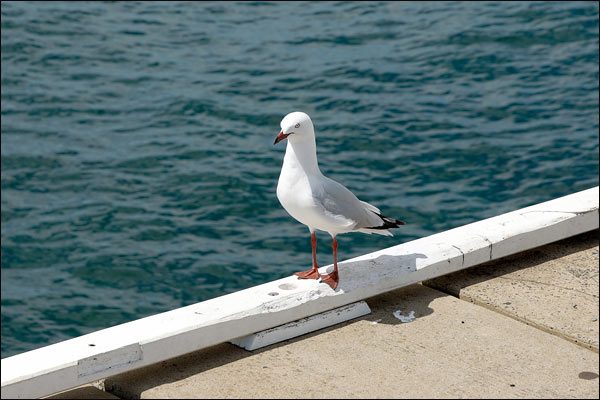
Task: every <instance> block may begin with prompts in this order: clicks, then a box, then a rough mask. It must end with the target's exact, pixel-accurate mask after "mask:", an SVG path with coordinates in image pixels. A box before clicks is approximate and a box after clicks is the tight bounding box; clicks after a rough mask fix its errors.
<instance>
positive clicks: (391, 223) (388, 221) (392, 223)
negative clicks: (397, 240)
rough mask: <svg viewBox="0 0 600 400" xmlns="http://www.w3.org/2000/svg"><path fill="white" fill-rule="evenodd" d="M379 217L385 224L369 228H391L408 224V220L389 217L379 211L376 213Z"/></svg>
mask: <svg viewBox="0 0 600 400" xmlns="http://www.w3.org/2000/svg"><path fill="white" fill-rule="evenodd" d="M375 214H377V216H379V218H381V219H382V220H383V225H381V226H375V227H371V228H367V229H390V228H399V227H400V225H406V222H404V221H400V220H399V219H394V218H389V217H386V216H384V215H381V214H379V213H375Z"/></svg>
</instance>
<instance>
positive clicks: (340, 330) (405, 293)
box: [51, 230, 599, 399]
mask: <svg viewBox="0 0 600 400" xmlns="http://www.w3.org/2000/svg"><path fill="white" fill-rule="evenodd" d="M598 248H599V246H598V231H597V230H596V231H592V232H588V233H585V234H582V235H578V236H575V237H572V238H569V239H565V240H563V241H560V242H557V243H553V244H549V245H546V246H542V247H539V248H536V249H533V250H529V251H526V252H523V253H519V254H516V255H513V256H510V257H506V258H503V259H501V260H496V261H492V262H489V263H486V264H482V265H479V266H476V267H473V268H470V269H468V270H465V271H460V272H457V273H454V274H450V275H446V276H444V277H441V278H437V279H435V280H431V281H427V282H424V284H417V285H412V286H409V287H405V288H402V289H399V290H395V291H393V292H389V293H386V294H383V295H380V296H376V297H373V298H370V299H367V303H368V304H369V306H370V307H371V309H372V311H373V312H372V314H370V315H367V316H364V317H361V318H357V319H355V320H352V321H348V322H346V323H343V324H339V325H336V326H333V327H330V328H326V329H323V330H320V331H317V332H313V333H311V334H308V335H304V336H301V337H298V338H295V339H291V340H287V341H285V342H282V343H278V344H274V345H271V346H268V347H265V348H262V349H259V350H255V351H253V352H248V351H246V350H243V349H241V348H238V347H236V346H234V345H232V344H230V343H223V344H220V345H217V346H214V347H211V348H208V349H204V350H200V351H197V352H194V353H190V354H187V355H184V356H182V357H178V358H175V359H171V360H168V361H164V362H162V363H159V364H155V365H152V366H149V367H145V368H141V369H138V370H135V371H131V372H127V373H124V374H120V375H116V376H113V377H111V378H107V379H106V380H104V381H102V382H98V383H96V386H98V387H101V388H102V387H103V388H104V389H105V390H106V391H107V392H108V393H107V392H102V391H100V389H98V388H96V387H93V386H85V387H82V388H78V389H74V390H73V391H68V392H63V393H61V394H58V395H54V396H51V398H61V399H66V398H100V397H98V396H97V395H102V396H110V397H103V398H116V397H119V398H127V399H129V398H144V399H152V398H456V397H461V398H464V397H467V398H517V397H518V398H523V397H526V398H598V397H599V390H598V383H599V382H598V373H599V371H598V362H599V359H598V332H599V330H598V306H599V302H598V299H599V297H598V289H599V285H598ZM403 321H405V322H403ZM95 392H97V393H96V396H95V395H94V393H95Z"/></svg>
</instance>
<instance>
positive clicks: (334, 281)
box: [321, 236, 340, 290]
mask: <svg viewBox="0 0 600 400" xmlns="http://www.w3.org/2000/svg"><path fill="white" fill-rule="evenodd" d="M321 282H325V283H326V284H328V285H329V286H331V288H332V289H333V290H335V288H337V286H338V283H339V282H340V277H339V275H338V266H337V239H336V238H335V236H334V237H333V272H332V273H330V274H326V275H323V276H322V277H321Z"/></svg>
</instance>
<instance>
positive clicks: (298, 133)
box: [273, 111, 315, 144]
mask: <svg viewBox="0 0 600 400" xmlns="http://www.w3.org/2000/svg"><path fill="white" fill-rule="evenodd" d="M280 126H281V131H280V132H279V134H278V135H277V137H276V138H275V143H273V144H277V143H279V142H281V141H282V140H283V139H288V140H289V141H301V140H306V139H310V138H314V136H315V131H314V127H313V123H312V121H311V120H310V117H309V116H308V114H305V113H303V112H300V111H296V112H293V113H289V114H288V115H286V116H285V117H283V119H282V120H281V124H280Z"/></svg>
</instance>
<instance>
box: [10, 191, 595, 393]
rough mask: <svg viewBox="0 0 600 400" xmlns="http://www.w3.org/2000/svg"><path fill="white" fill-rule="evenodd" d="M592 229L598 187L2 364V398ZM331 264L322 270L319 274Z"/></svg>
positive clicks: (128, 366)
mask: <svg viewBox="0 0 600 400" xmlns="http://www.w3.org/2000/svg"><path fill="white" fill-rule="evenodd" d="M593 229H598V187H595V188H592V189H588V190H584V191H581V192H578V193H575V194H572V195H569V196H565V197H561V198H559V199H555V200H551V201H548V202H545V203H541V204H537V205H534V206H531V207H526V208H524V209H521V210H517V211H513V212H510V213H507V214H503V215H500V216H497V217H494V218H489V219H487V220H483V221H479V222H476V223H473V224H469V225H465V226H462V227H459V228H455V229H452V230H449V231H446V232H442V233H439V234H436V235H432V236H429V237H425V238H422V239H418V240H414V241H412V242H408V243H404V244H401V245H398V246H394V247H390V248H388V249H384V250H381V251H378V252H375V253H370V254H367V255H364V256H361V257H357V258H354V259H351V260H348V261H345V262H343V263H340V279H341V283H340V286H339V287H338V290H337V291H333V290H331V288H330V287H329V286H327V285H326V284H319V283H317V282H316V281H308V280H298V279H296V277H293V276H292V277H288V278H284V279H280V280H278V281H273V282H269V283H266V284H264V285H259V286H255V287H253V288H249V289H246V290H242V291H239V292H236V293H232V294H229V295H226V296H221V297H218V298H215V299H212V300H208V301H204V302H201V303H198V304H194V305H191V306H188V307H183V308H180V309H176V310H173V311H169V312H166V313H162V314H158V315H154V316H151V317H147V318H143V319H140V320H137V321H133V322H129V323H126V324H122V325H118V326H115V327H112V328H108V329H104V330H101V331H97V332H94V333H90V334H88V335H84V336H81V337H78V338H75V339H71V340H67V341H64V342H61V343H57V344H54V345H51V346H46V347H43V348H41V349H38V350H33V351H30V352H26V353H23V354H19V355H16V356H13V357H8V358H5V359H3V360H2V368H1V370H2V397H13V398H24V397H25V398H30V397H39V396H44V395H49V394H52V393H56V392H59V391H61V390H65V389H69V388H72V387H76V386H80V385H82V384H85V383H89V382H93V381H96V380H99V379H102V378H105V377H108V376H112V375H115V374H118V373H121V372H124V371H128V370H132V369H136V368H140V367H143V366H147V365H151V364H154V363H157V362H160V361H162V360H166V359H169V358H173V357H176V356H178V355H182V354H185V353H189V352H192V351H195V350H198V349H202V348H206V347H209V346H213V345H215V344H218V343H223V342H225V341H228V340H232V339H235V338H237V337H240V336H245V335H248V334H251V333H255V332H259V331H262V330H265V329H269V328H272V327H275V326H278V325H283V324H285V323H288V322H291V321H295V320H298V319H301V318H305V317H308V316H311V315H314V314H317V313H321V312H324V311H327V310H331V309H333V308H337V307H341V306H344V305H346V304H350V303H354V302H356V301H360V300H363V299H366V298H369V297H372V296H375V295H378V294H381V293H385V292H388V291H390V290H394V289H397V288H400V287H404V286H407V285H410V284H413V283H415V282H420V281H423V280H427V279H432V278H435V277H438V276H441V275H444V274H448V273H451V272H455V271H458V270H461V269H464V268H468V267H470V266H473V265H477V264H480V263H482V262H485V261H489V260H491V259H496V258H500V257H504V256H506V255H510V254H514V253H517V252H520V251H523V250H527V249H530V248H533V247H537V246H540V245H542V244H546V243H550V242H554V241H556V240H560V239H563V238H566V237H570V236H573V235H576V234H578V233H582V232H587V231H590V230H593ZM328 268H331V266H328V267H324V268H322V269H321V270H322V272H323V273H324V272H325V270H326V269H328Z"/></svg>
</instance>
